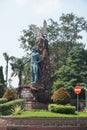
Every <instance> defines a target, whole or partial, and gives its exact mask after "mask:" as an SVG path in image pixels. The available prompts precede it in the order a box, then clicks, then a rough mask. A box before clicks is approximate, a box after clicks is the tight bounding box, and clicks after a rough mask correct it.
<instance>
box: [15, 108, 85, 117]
mask: <svg viewBox="0 0 87 130" xmlns="http://www.w3.org/2000/svg"><path fill="white" fill-rule="evenodd" d="M77 116H78V117H87V112H79V113H78V114H77V113H75V114H59V113H52V112H49V111H46V110H28V111H23V112H22V113H21V114H20V115H15V117H21V118H28V117H37V118H38V117H77Z"/></svg>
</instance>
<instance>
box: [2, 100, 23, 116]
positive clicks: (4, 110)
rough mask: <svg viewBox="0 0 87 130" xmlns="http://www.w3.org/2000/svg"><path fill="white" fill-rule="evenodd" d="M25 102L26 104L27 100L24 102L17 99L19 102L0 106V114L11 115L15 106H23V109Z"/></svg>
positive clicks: (10, 102) (14, 101) (15, 101)
mask: <svg viewBox="0 0 87 130" xmlns="http://www.w3.org/2000/svg"><path fill="white" fill-rule="evenodd" d="M24 102H25V100H23V99H17V100H13V101H9V102H7V103H4V104H0V113H1V114H2V115H10V114H11V109H12V108H13V107H14V106H16V105H19V106H21V108H23V107H24Z"/></svg>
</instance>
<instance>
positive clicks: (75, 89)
mask: <svg viewBox="0 0 87 130" xmlns="http://www.w3.org/2000/svg"><path fill="white" fill-rule="evenodd" d="M74 92H75V93H76V94H77V112H78V111H79V94H80V93H81V87H80V86H75V88H74ZM77 125H78V115H77Z"/></svg>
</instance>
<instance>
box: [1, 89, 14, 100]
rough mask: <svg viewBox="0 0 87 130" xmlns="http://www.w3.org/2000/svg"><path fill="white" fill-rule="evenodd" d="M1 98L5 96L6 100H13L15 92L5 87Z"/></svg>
mask: <svg viewBox="0 0 87 130" xmlns="http://www.w3.org/2000/svg"><path fill="white" fill-rule="evenodd" d="M3 98H7V99H8V101H11V100H14V99H15V92H14V91H13V90H12V89H11V88H7V89H6V91H5V93H4V95H3Z"/></svg>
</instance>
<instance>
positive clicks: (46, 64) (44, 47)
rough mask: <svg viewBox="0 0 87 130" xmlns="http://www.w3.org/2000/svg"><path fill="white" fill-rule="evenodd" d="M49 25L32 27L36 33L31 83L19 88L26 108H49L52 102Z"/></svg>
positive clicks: (31, 58)
mask: <svg viewBox="0 0 87 130" xmlns="http://www.w3.org/2000/svg"><path fill="white" fill-rule="evenodd" d="M46 28H47V23H46V21H45V20H44V23H43V27H41V28H39V27H37V26H36V25H32V29H33V31H34V32H36V34H37V36H36V41H35V46H34V47H33V48H32V53H31V56H30V60H31V62H30V69H31V77H32V79H31V83H29V84H28V85H24V86H21V88H19V97H20V98H25V99H27V101H28V102H27V104H26V106H28V107H30V106H31V108H35V109H36V108H37V107H38V108H41V107H42V109H43V108H44V107H45V108H46V107H47V103H48V102H49V101H50V90H49V89H50V79H51V75H50V59H49V49H48V40H47V38H46V37H45V35H44V34H45V32H46Z"/></svg>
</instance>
